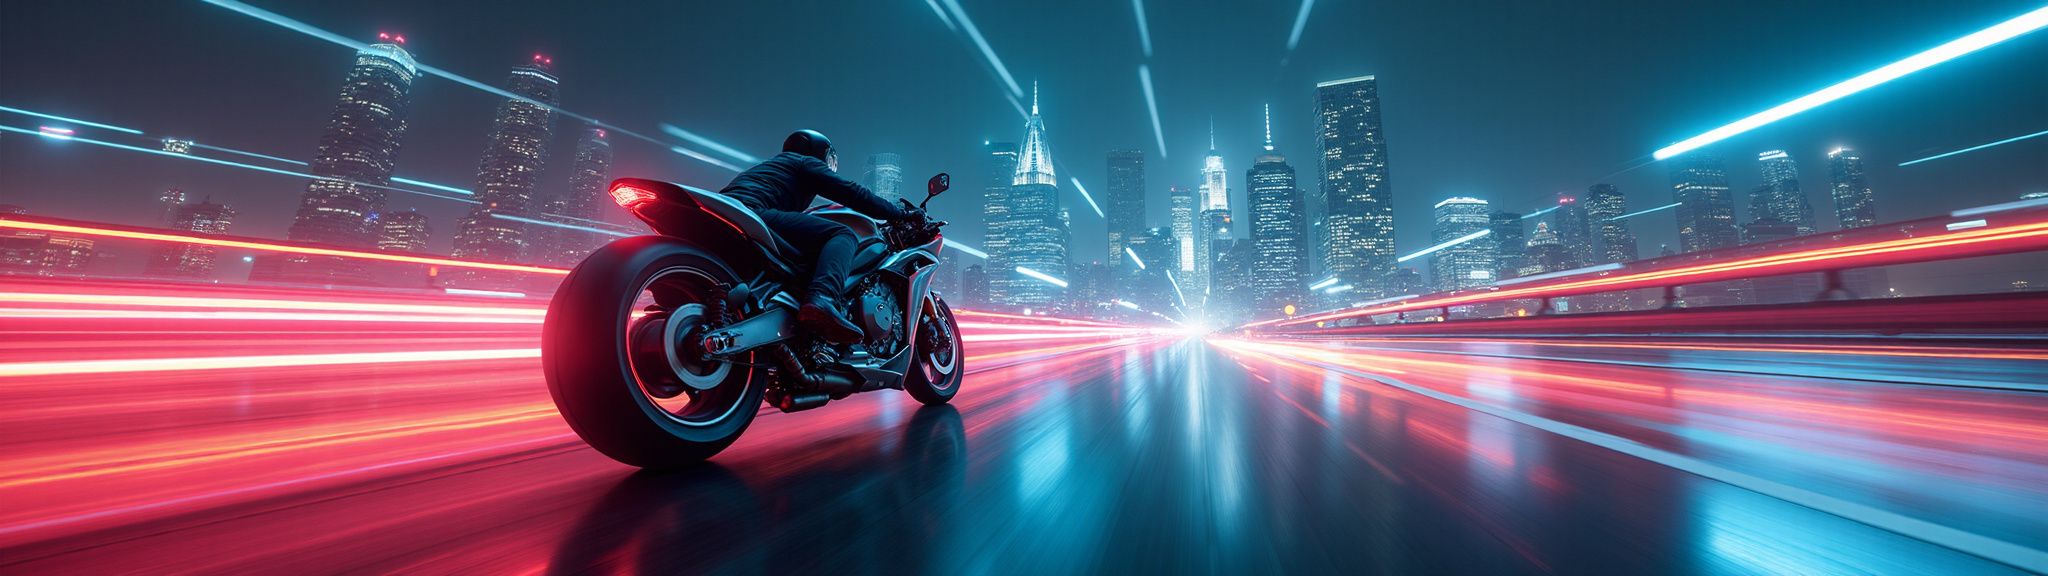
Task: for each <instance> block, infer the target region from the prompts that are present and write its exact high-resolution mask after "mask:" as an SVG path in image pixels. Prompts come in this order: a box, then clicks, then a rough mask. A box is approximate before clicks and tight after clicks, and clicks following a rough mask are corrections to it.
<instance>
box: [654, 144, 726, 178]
mask: <svg viewBox="0 0 2048 576" xmlns="http://www.w3.org/2000/svg"><path fill="white" fill-rule="evenodd" d="M668 151H670V152H674V153H677V154H681V155H684V156H689V157H691V158H695V159H697V160H699V161H702V162H703V163H705V164H710V165H712V166H717V167H719V168H724V169H726V170H731V171H734V172H739V171H740V167H738V166H734V165H732V164H729V163H727V162H726V161H724V160H719V159H717V158H714V157H712V156H711V155H710V154H705V153H703V152H698V151H696V150H691V149H689V148H684V147H681V146H670V147H668Z"/></svg>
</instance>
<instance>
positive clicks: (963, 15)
mask: <svg viewBox="0 0 2048 576" xmlns="http://www.w3.org/2000/svg"><path fill="white" fill-rule="evenodd" d="M941 1H943V2H945V6H946V10H947V11H950V12H952V13H953V19H954V20H956V21H958V22H959V23H960V28H961V29H962V30H966V31H967V37H968V38H969V39H972V40H974V46H975V47H976V48H980V49H981V55H982V57H984V58H987V59H988V64H989V66H992V67H994V68H995V69H996V74H997V75H999V76H1001V77H1002V78H1003V83H1004V84H1006V85H1008V86H1009V88H1010V97H1012V98H1018V97H1022V96H1023V95H1024V87H1022V86H1018V85H1017V79H1016V78H1013V77H1011V76H1010V69H1009V68H1007V67H1004V66H1003V59H1002V58H997V57H996V50H995V48H991V47H989V45H988V39H986V38H982V37H981V29H979V28H975V27H974V19H972V18H968V17H967V11H966V10H963V9H961V8H960V2H959V0H941Z"/></svg>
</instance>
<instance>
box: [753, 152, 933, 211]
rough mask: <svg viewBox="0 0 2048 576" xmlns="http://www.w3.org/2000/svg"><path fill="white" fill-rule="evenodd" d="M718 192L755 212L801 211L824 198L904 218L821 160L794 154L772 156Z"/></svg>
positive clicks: (865, 188)
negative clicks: (813, 201)
mask: <svg viewBox="0 0 2048 576" xmlns="http://www.w3.org/2000/svg"><path fill="white" fill-rule="evenodd" d="M719 192H720V193H722V194H725V195H727V196H731V197H733V198H735V199H738V200H739V201H740V203H742V204H746V205H747V207H749V208H753V209H755V210H764V209H765V210H781V211H784V212H802V211H804V209H805V208H809V207H810V205H811V201H812V200H814V199H816V198H817V197H819V196H824V197H825V199H827V200H831V201H833V202H838V203H839V204H841V205H843V206H846V207H847V208H851V209H853V210H854V211H855V212H859V213H861V214H866V215H867V216H868V217H869V218H878V219H882V220H897V219H901V218H903V217H904V214H903V208H902V207H899V206H896V205H894V204H890V203H889V201H888V200H884V199H883V198H882V197H881V196H876V195H875V193H874V191H871V190H868V188H867V187H866V186H862V185H860V184H856V183H854V182H853V181H852V180H847V179H846V178H844V177H842V176H840V175H839V174H838V173H837V172H833V171H832V169H831V168H830V167H827V166H826V165H825V162H824V161H821V160H818V159H817V158H812V157H810V156H805V155H802V154H797V153H795V152H783V153H781V154H776V155H775V157H774V158H769V159H768V160H767V161H764V162H762V163H760V164H758V165H755V166H754V167H753V168H748V169H747V171H745V172H741V173H740V175H739V176H737V177H735V178H733V179H732V183H731V184H726V185H725V189H724V190H720V191H719Z"/></svg>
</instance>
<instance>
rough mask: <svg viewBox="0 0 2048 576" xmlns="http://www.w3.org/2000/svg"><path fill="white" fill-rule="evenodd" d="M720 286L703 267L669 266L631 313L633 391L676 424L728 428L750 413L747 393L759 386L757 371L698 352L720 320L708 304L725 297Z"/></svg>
mask: <svg viewBox="0 0 2048 576" xmlns="http://www.w3.org/2000/svg"><path fill="white" fill-rule="evenodd" d="M721 284H722V282H720V281H719V280H718V279H717V277H716V276H714V275H712V274H711V273H709V272H706V271H705V270H703V269H701V268H699V267H696V266H689V265H679V266H670V267H667V268H663V269H661V270H659V271H657V272H655V273H654V274H652V275H650V276H648V278H647V280H646V281H645V282H642V283H641V285H640V289H639V290H638V291H637V292H636V294H635V298H634V302H633V306H632V307H631V308H629V309H628V310H629V312H628V313H629V314H632V315H634V316H635V318H633V319H632V320H631V321H629V322H628V323H627V327H626V341H627V346H628V350H629V353H628V354H626V359H627V364H628V365H629V367H630V368H632V370H631V373H632V375H633V381H634V382H633V384H634V388H635V389H636V390H638V391H639V393H640V394H641V396H642V397H643V398H644V399H645V400H646V401H647V402H648V403H649V404H651V405H652V406H653V407H654V408H655V411H657V412H660V413H662V414H663V415H664V416H666V417H667V418H668V419H669V420H670V421H672V422H674V423H676V424H680V425H683V426H689V427H710V426H717V425H719V424H721V423H724V422H725V421H726V420H727V419H730V418H732V417H733V415H734V414H737V413H738V412H739V410H741V409H743V408H745V407H744V406H743V404H745V403H746V402H745V399H746V397H747V392H748V389H749V388H751V387H753V386H756V385H758V384H757V383H756V382H754V378H753V370H747V369H741V370H739V374H734V373H733V370H734V368H733V365H732V364H731V363H729V362H721V361H717V360H712V359H709V358H707V357H705V355H704V354H703V352H702V350H701V349H699V348H698V342H699V341H701V340H702V337H703V333H704V326H705V325H706V324H709V323H711V322H714V321H715V320H716V319H714V318H710V317H709V315H710V308H709V307H707V306H706V305H705V303H707V302H711V299H712V298H716V297H720V296H719V294H718V290H717V289H718V288H719V286H720V285H721ZM663 303H666V304H667V305H666V306H664V304H663ZM736 360H739V361H741V362H745V361H747V360H748V359H746V358H739V359H736Z"/></svg>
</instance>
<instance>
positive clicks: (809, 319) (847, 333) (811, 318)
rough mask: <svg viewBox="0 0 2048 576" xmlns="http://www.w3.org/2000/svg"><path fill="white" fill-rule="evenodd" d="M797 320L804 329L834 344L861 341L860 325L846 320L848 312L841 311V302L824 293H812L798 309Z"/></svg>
mask: <svg viewBox="0 0 2048 576" xmlns="http://www.w3.org/2000/svg"><path fill="white" fill-rule="evenodd" d="M796 317H797V320H798V321H799V322H802V323H803V326H804V329H806V330H810V331H811V333H813V334H816V335H817V336H818V337H819V338H822V339H824V340H825V341H827V342H831V343H834V344H852V343H854V342H859V341H860V336H861V332H860V327H859V326H855V325H853V323H852V322H848V321H847V320H846V314H845V313H843V312H840V311H839V304H838V303H837V302H833V301H832V298H830V297H826V296H823V295H812V296H811V297H810V298H808V299H807V301H806V302H804V305H803V308H800V309H798V310H797V314H796Z"/></svg>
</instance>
